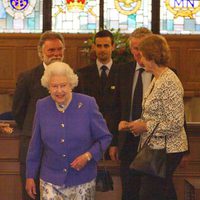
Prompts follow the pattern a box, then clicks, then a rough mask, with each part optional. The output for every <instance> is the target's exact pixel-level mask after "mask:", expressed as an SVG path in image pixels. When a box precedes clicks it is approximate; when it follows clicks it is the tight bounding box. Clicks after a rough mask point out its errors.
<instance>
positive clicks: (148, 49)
mask: <svg viewBox="0 0 200 200" xmlns="http://www.w3.org/2000/svg"><path fill="white" fill-rule="evenodd" d="M138 48H139V50H140V51H141V52H142V53H143V55H144V57H145V58H146V59H147V60H154V61H155V63H156V64H157V65H165V66H168V65H169V62H170V59H171V52H170V48H169V45H168V44H167V41H166V39H165V38H164V37H163V36H161V35H157V34H153V35H150V36H148V37H146V38H145V39H144V40H142V41H141V43H140V44H139V47H138Z"/></svg>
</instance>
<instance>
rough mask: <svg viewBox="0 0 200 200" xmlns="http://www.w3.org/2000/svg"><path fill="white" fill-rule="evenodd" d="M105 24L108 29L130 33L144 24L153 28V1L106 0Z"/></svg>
mask: <svg viewBox="0 0 200 200" xmlns="http://www.w3.org/2000/svg"><path fill="white" fill-rule="evenodd" d="M104 2H105V4H104V21H105V22H104V24H105V26H106V27H107V28H108V29H112V28H114V29H118V28H120V30H121V32H124V33H130V32H132V31H133V30H134V29H135V28H138V27H141V26H144V27H147V28H149V29H151V1H149V0H135V1H125V0H104Z"/></svg>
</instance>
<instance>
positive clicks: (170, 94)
mask: <svg viewBox="0 0 200 200" xmlns="http://www.w3.org/2000/svg"><path fill="white" fill-rule="evenodd" d="M183 94H184V90H183V87H182V84H181V82H180V80H179V79H178V77H177V76H176V75H175V73H174V72H173V71H171V70H170V69H167V70H166V71H164V73H162V74H161V75H160V77H159V78H158V79H155V78H154V79H153V81H152V83H151V85H150V86H149V88H148V91H147V92H146V94H145V96H144V100H143V114H142V119H143V120H144V121H146V122H147V130H148V131H147V132H146V133H143V134H142V135H141V141H140V142H141V145H143V143H144V141H145V140H146V138H147V137H148V136H149V134H150V133H151V132H152V130H153V129H154V127H155V126H156V124H157V123H159V125H158V128H157V129H156V131H155V133H154V136H153V138H152V139H151V141H150V146H151V147H152V148H154V149H162V148H164V147H165V146H166V151H167V153H176V152H184V151H187V149H188V142H187V136H186V133H185V129H184V103H183ZM165 136H166V145H165Z"/></svg>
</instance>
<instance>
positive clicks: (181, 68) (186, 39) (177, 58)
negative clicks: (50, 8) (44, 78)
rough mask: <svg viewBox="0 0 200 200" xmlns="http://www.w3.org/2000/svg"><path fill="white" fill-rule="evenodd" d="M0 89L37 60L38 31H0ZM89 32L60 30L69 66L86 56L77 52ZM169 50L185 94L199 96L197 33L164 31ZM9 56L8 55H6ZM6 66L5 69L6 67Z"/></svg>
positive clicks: (11, 86)
mask: <svg viewBox="0 0 200 200" xmlns="http://www.w3.org/2000/svg"><path fill="white" fill-rule="evenodd" d="M1 36H2V37H1V38H0V53H1V55H3V56H1V57H0V63H1V68H0V93H5V92H9V91H13V90H14V88H15V82H16V79H17V77H18V75H19V73H21V72H22V71H25V70H27V69H29V68H32V67H34V66H36V65H38V64H39V63H40V59H39V58H38V55H37V43H38V40H39V37H40V34H1ZM89 37H91V35H89V34H64V38H65V43H66V50H65V59H64V61H65V62H66V63H68V64H69V65H70V66H71V67H72V68H73V69H75V70H76V69H79V68H81V67H84V66H85V65H87V63H88V58H87V57H86V56H85V54H84V53H83V52H81V50H82V47H83V43H84V41H86V40H87V39H88V38H89ZM165 37H166V39H167V41H168V43H169V46H170V48H171V50H172V62H171V67H173V68H176V69H177V72H178V76H179V78H180V79H181V81H182V83H183V86H184V89H185V95H186V96H192V97H193V96H200V91H199V88H200V75H199V74H200V73H199V71H200V69H199V66H200V56H199V54H200V39H199V38H200V37H199V36H198V35H187V36H184V35H165ZM8 58H9V59H8ZM8 69H9V70H8Z"/></svg>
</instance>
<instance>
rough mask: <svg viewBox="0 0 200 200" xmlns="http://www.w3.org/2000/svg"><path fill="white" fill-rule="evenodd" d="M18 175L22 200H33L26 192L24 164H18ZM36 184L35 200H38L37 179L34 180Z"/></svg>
mask: <svg viewBox="0 0 200 200" xmlns="http://www.w3.org/2000/svg"><path fill="white" fill-rule="evenodd" d="M20 175H21V181H22V200H33V199H31V197H29V195H28V194H27V192H26V189H25V187H26V165H25V164H24V163H21V164H20ZM35 184H36V192H37V195H36V198H35V199H36V200H40V190H39V178H37V179H36V180H35Z"/></svg>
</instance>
